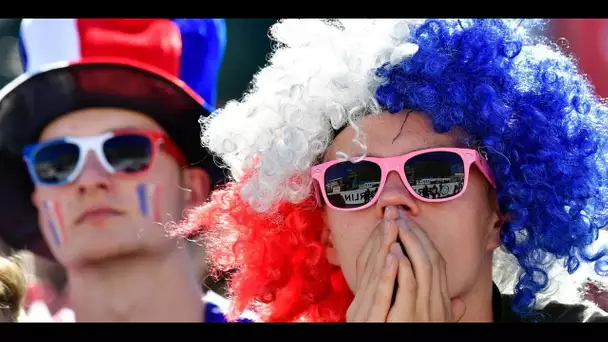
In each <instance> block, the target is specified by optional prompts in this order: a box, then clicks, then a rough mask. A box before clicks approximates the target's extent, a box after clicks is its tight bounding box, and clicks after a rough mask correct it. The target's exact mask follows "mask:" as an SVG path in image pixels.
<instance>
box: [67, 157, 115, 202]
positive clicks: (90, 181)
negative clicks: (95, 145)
mask: <svg viewBox="0 0 608 342" xmlns="http://www.w3.org/2000/svg"><path fill="white" fill-rule="evenodd" d="M75 184H76V186H77V188H78V193H79V194H80V195H84V194H86V193H94V192H97V191H107V190H108V189H109V188H110V185H111V182H110V173H109V172H108V171H107V170H106V169H105V168H104V167H103V166H102V165H101V163H100V162H99V160H98V159H97V157H96V156H95V153H94V152H93V151H90V152H89V153H88V154H87V158H86V160H85V163H84V166H83V168H82V172H81V173H80V175H79V176H78V178H76V180H75Z"/></svg>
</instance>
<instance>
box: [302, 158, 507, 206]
mask: <svg viewBox="0 0 608 342" xmlns="http://www.w3.org/2000/svg"><path fill="white" fill-rule="evenodd" d="M432 152H450V153H454V154H457V155H458V156H460V158H461V159H462V162H463V165H464V184H463V187H462V190H461V191H460V192H459V193H458V194H456V195H454V196H452V197H447V198H441V199H429V198H424V197H422V196H420V195H419V194H418V193H417V192H416V191H414V189H413V188H412V186H411V185H410V183H409V182H408V181H407V177H406V175H405V163H406V162H407V161H408V160H410V159H412V158H414V157H416V156H419V155H422V154H426V153H432ZM363 160H365V161H370V162H373V163H375V164H376V165H378V166H380V169H381V172H382V173H381V176H380V184H379V185H378V190H377V191H376V194H375V195H374V197H373V198H372V199H371V200H370V201H369V202H368V203H366V204H364V205H362V206H360V207H356V208H339V207H336V206H334V205H332V204H331V202H330V201H329V199H328V198H327V192H326V189H325V172H326V171H327V169H329V168H330V167H332V166H334V165H336V164H339V163H343V162H345V161H343V160H332V161H329V162H325V163H322V164H318V165H315V166H313V167H312V168H311V170H310V174H311V177H312V178H313V180H314V181H316V186H315V192H317V193H316V195H317V196H318V195H319V192H320V193H321V194H322V196H323V199H324V200H325V204H326V205H327V206H329V207H330V208H332V209H335V210H339V211H359V210H364V209H367V208H369V207H371V206H372V205H374V204H375V203H376V201H377V200H378V197H380V194H381V193H382V189H383V188H384V185H385V184H386V179H387V178H388V175H389V173H391V172H393V171H394V172H397V173H398V174H399V177H401V181H402V182H403V184H404V185H405V187H406V188H407V190H408V191H409V192H410V194H412V196H414V197H415V198H416V199H418V200H420V201H423V202H430V203H439V202H446V201H452V200H455V199H457V198H458V197H460V196H462V194H464V193H465V191H466V190H467V186H468V184H469V175H470V173H471V171H470V170H471V165H473V164H475V165H476V166H477V168H478V169H479V170H480V171H481V173H482V174H483V175H484V176H485V177H486V179H487V180H488V182H489V183H490V184H491V185H492V187H494V188H495V189H496V182H495V180H494V175H493V173H492V169H491V168H490V166H489V165H488V162H487V159H486V158H485V157H483V156H482V155H481V154H480V153H479V151H477V150H475V149H470V148H448V147H437V148H428V149H423V150H418V151H414V152H410V153H407V154H404V155H400V156H395V157H386V158H378V157H367V158H364V159H363Z"/></svg>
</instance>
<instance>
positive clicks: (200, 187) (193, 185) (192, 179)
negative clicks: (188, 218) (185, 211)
mask: <svg viewBox="0 0 608 342" xmlns="http://www.w3.org/2000/svg"><path fill="white" fill-rule="evenodd" d="M184 186H185V188H186V189H188V190H187V191H186V192H185V196H186V202H187V204H186V205H187V206H188V207H194V206H197V205H200V204H202V203H203V202H205V201H206V200H207V197H209V194H210V192H211V178H210V177H209V174H208V173H207V172H206V171H205V170H203V169H201V168H198V167H191V168H188V169H185V170H184Z"/></svg>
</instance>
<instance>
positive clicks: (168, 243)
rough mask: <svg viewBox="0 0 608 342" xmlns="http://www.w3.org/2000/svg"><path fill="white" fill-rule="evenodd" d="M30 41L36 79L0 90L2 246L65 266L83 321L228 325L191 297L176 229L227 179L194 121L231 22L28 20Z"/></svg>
mask: <svg viewBox="0 0 608 342" xmlns="http://www.w3.org/2000/svg"><path fill="white" fill-rule="evenodd" d="M19 42H20V50H21V56H22V60H23V64H24V69H25V72H24V74H23V75H21V76H20V77H18V78H16V79H15V80H14V81H12V82H11V83H9V84H8V85H6V86H5V87H4V88H3V89H2V90H1V91H0V194H2V195H1V196H0V200H1V202H0V208H1V209H0V215H1V216H2V218H3V220H2V222H1V223H0V233H1V236H2V238H3V239H4V240H5V241H6V242H7V243H8V244H10V245H11V246H12V247H14V248H18V249H28V250H31V251H33V252H34V253H36V254H38V255H40V256H43V257H47V258H50V259H53V260H57V261H58V262H59V263H61V264H62V265H63V266H64V267H66V269H67V272H68V279H69V288H70V302H71V307H72V308H73V310H74V312H75V317H76V320H77V321H200V320H201V319H204V320H205V321H218V320H219V321H221V320H223V316H222V315H221V313H219V310H218V308H219V306H220V305H219V304H217V303H209V301H207V303H204V302H203V301H201V300H193V299H194V298H198V299H200V298H201V296H202V293H201V289H200V286H199V284H198V283H197V281H196V279H195V276H194V272H193V270H192V267H191V262H190V261H191V260H190V256H189V254H188V253H189V252H188V248H185V246H186V243H184V242H183V241H181V240H179V239H178V240H175V239H170V238H168V237H167V234H166V227H167V225H170V224H172V223H174V222H177V221H179V220H180V219H181V217H182V215H183V212H184V210H186V209H187V208H189V207H191V206H193V205H196V204H200V203H202V202H203V201H204V200H205V199H206V198H207V196H208V194H209V193H210V191H212V190H213V188H214V187H215V186H217V185H218V184H220V183H221V182H222V179H223V174H222V172H221V171H220V169H218V167H217V166H216V165H215V163H214V160H213V158H212V157H211V156H210V155H209V154H208V152H207V151H206V150H205V149H204V148H203V147H201V145H200V143H199V136H200V126H199V124H198V122H197V120H198V119H199V117H201V116H208V115H209V114H210V113H211V112H213V111H214V109H215V108H214V105H215V101H216V88H217V79H218V73H219V69H220V67H221V63H222V60H223V55H224V51H225V46H226V35H225V22H224V20H222V19H32V20H29V19H24V20H23V22H22V24H21V28H20V40H19ZM209 297H210V296H206V298H209ZM211 297H212V298H214V296H211Z"/></svg>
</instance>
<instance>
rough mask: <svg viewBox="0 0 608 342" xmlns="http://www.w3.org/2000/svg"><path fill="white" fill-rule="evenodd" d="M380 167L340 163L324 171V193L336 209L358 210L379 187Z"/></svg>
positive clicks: (366, 164)
mask: <svg viewBox="0 0 608 342" xmlns="http://www.w3.org/2000/svg"><path fill="white" fill-rule="evenodd" d="M381 175H382V171H381V169H380V166H379V165H377V164H376V163H373V162H370V161H361V162H358V163H351V162H342V163H338V164H335V165H332V166H330V167H329V168H328V169H327V171H325V193H326V194H327V199H328V201H329V202H330V203H331V204H332V205H333V206H335V207H337V208H343V209H349V208H358V207H361V206H363V205H365V204H367V203H369V202H370V201H371V200H372V199H373V198H374V196H376V192H377V191H378V187H379V186H380V178H381Z"/></svg>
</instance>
